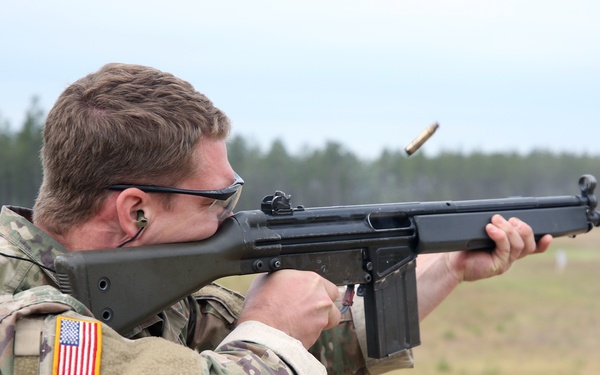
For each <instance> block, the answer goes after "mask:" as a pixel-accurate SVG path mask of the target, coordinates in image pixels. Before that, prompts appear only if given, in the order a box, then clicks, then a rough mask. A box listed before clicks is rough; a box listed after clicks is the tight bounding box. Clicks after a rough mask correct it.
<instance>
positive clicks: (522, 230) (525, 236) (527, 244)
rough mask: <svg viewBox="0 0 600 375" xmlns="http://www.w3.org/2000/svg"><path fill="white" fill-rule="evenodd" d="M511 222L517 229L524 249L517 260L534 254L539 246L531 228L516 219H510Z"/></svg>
mask: <svg viewBox="0 0 600 375" xmlns="http://www.w3.org/2000/svg"><path fill="white" fill-rule="evenodd" d="M509 222H510V224H511V225H512V226H513V227H514V228H515V229H516V231H517V234H518V236H519V237H520V238H521V242H522V243H523V249H522V250H521V252H520V254H518V258H517V259H520V258H523V257H525V256H527V255H529V254H533V253H534V252H535V251H536V249H537V244H536V243H535V236H534V234H533V230H532V229H531V227H530V226H529V225H528V224H527V223H525V222H523V221H521V220H520V219H518V218H516V217H512V218H510V219H509Z"/></svg>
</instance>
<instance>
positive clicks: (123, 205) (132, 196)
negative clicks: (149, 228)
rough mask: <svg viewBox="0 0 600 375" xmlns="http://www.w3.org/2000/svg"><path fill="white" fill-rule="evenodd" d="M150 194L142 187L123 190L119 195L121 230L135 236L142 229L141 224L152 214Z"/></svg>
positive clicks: (118, 205) (118, 210)
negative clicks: (142, 189) (141, 188)
mask: <svg viewBox="0 0 600 375" xmlns="http://www.w3.org/2000/svg"><path fill="white" fill-rule="evenodd" d="M150 202H151V200H150V197H149V196H148V194H146V193H144V192H143V191H141V190H140V189H136V188H129V189H125V190H123V191H122V192H121V193H120V194H119V196H118V197H117V201H116V205H117V216H118V219H119V225H120V226H121V230H122V231H123V232H124V233H126V234H127V236H128V237H133V236H135V234H136V233H137V232H138V231H139V229H140V224H141V223H142V222H144V221H145V223H144V226H146V225H148V217H150V216H151V212H152V206H151V204H150Z"/></svg>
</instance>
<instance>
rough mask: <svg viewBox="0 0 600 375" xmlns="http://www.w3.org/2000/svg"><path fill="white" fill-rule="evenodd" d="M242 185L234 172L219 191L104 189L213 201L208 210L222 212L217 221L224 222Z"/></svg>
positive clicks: (123, 186) (147, 187)
mask: <svg viewBox="0 0 600 375" xmlns="http://www.w3.org/2000/svg"><path fill="white" fill-rule="evenodd" d="M243 185H244V180H243V179H242V178H241V177H240V176H239V175H238V174H237V173H235V172H234V181H233V184H231V185H229V186H228V187H226V188H224V189H220V190H189V189H179V188H174V187H168V186H157V185H136V184H114V185H109V186H107V187H106V188H107V189H108V190H125V189H129V188H135V189H140V190H141V191H143V192H146V193H166V194H186V195H195V196H198V197H205V198H211V199H214V200H215V201H214V202H213V203H212V204H211V205H210V207H209V210H211V209H216V208H219V209H221V210H222V212H221V213H220V214H219V220H224V219H226V218H227V217H228V216H229V214H230V213H231V212H232V211H233V209H234V208H235V205H236V204H237V202H238V200H239V199H240V195H241V193H242V186H243Z"/></svg>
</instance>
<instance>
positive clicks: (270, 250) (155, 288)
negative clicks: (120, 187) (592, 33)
mask: <svg viewBox="0 0 600 375" xmlns="http://www.w3.org/2000/svg"><path fill="white" fill-rule="evenodd" d="M595 188H596V179H595V178H594V177H593V176H591V175H584V176H582V177H581V178H580V179H579V189H580V190H581V195H577V196H550V197H530V198H524V197H514V198H503V199H483V200H465V201H438V202H412V203H390V204H372V205H351V206H335V207H317V208H305V207H303V206H297V207H295V208H294V207H292V205H291V203H290V197H289V195H286V194H285V193H283V192H280V191H277V192H276V193H275V194H274V195H272V196H267V197H265V199H264V200H263V201H262V204H261V209H260V210H251V211H240V212H238V213H236V214H235V215H234V216H232V217H230V218H228V219H226V220H225V221H224V222H223V223H222V225H221V226H220V227H219V229H218V231H217V232H216V234H215V235H213V236H212V237H210V238H208V239H206V240H203V241H198V242H187V243H173V244H163V245H151V246H141V247H135V248H120V249H104V250H94V251H78V252H72V253H69V254H67V255H62V256H59V257H57V258H56V260H55V267H56V269H57V272H58V277H59V284H60V288H61V290H62V291H63V292H64V293H68V294H71V295H73V296H74V297H75V298H77V299H78V300H79V301H81V302H82V303H83V304H85V305H86V306H87V307H88V308H90V310H91V311H92V312H93V314H94V316H96V318H98V319H99V320H101V321H102V322H105V323H107V324H108V325H110V326H112V327H113V328H114V329H116V330H117V331H119V332H121V333H126V332H128V331H129V330H130V329H132V328H133V327H135V326H136V325H137V324H139V323H140V322H141V321H143V320H144V319H146V318H148V317H150V316H151V315H153V314H156V313H159V312H160V311H163V310H164V309H165V308H167V307H168V306H170V305H172V304H174V303H175V302H177V301H179V300H181V299H183V298H185V297H186V296H188V295H190V294H192V293H193V292H195V291H197V290H198V289H200V288H201V287H203V286H205V285H207V284H208V283H210V282H212V281H214V280H216V279H219V278H221V277H225V276H232V275H245V274H255V273H262V272H272V271H277V270H281V269H296V270H308V271H314V272H317V273H319V274H320V275H322V276H323V277H325V278H327V279H328V280H330V281H331V282H333V283H335V284H336V285H346V286H349V288H353V287H354V285H359V287H358V294H359V295H362V296H363V297H364V306H365V320H366V334H367V347H368V355H369V356H370V357H373V358H383V357H386V356H388V355H390V354H393V353H395V352H398V351H401V350H404V349H408V348H412V347H414V346H417V345H419V344H420V338H419V314H418V309H417V284H416V273H415V268H416V259H417V255H418V254H424V253H438V252H448V251H458V250H490V249H493V248H494V243H493V241H492V240H491V239H490V238H489V237H488V235H487V234H486V232H485V225H486V224H487V223H489V222H490V219H491V217H492V216H493V215H494V214H496V213H498V214H501V215H503V216H504V217H506V218H509V217H513V216H514V217H518V218H520V219H521V220H523V221H525V222H527V223H528V224H529V225H530V226H531V227H532V229H533V232H534V235H535V239H536V241H537V240H539V239H540V238H541V237H542V236H543V235H545V234H551V235H553V236H555V237H560V236H575V235H577V234H580V233H585V232H588V231H590V230H591V229H592V228H593V227H595V226H599V225H600V213H598V212H596V211H595V209H596V206H597V204H598V200H597V198H596V196H595V195H594V190H595Z"/></svg>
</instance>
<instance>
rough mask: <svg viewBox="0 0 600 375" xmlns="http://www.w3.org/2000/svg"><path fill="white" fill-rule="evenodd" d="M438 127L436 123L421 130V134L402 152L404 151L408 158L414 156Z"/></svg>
mask: <svg viewBox="0 0 600 375" xmlns="http://www.w3.org/2000/svg"><path fill="white" fill-rule="evenodd" d="M439 127H440V125H439V124H438V123H437V122H436V123H435V124H433V125H430V126H428V127H427V129H425V130H423V133H421V134H420V135H419V136H418V137H417V138H415V140H414V141H412V142H410V143H409V144H408V146H406V147H405V148H404V151H406V153H407V154H408V155H409V156H410V155H412V154H414V153H415V152H416V151H417V150H418V149H419V148H420V147H421V146H423V143H425V142H426V141H427V140H428V139H429V137H431V136H432V135H433V133H435V131H436V130H437V129H438V128H439Z"/></svg>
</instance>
